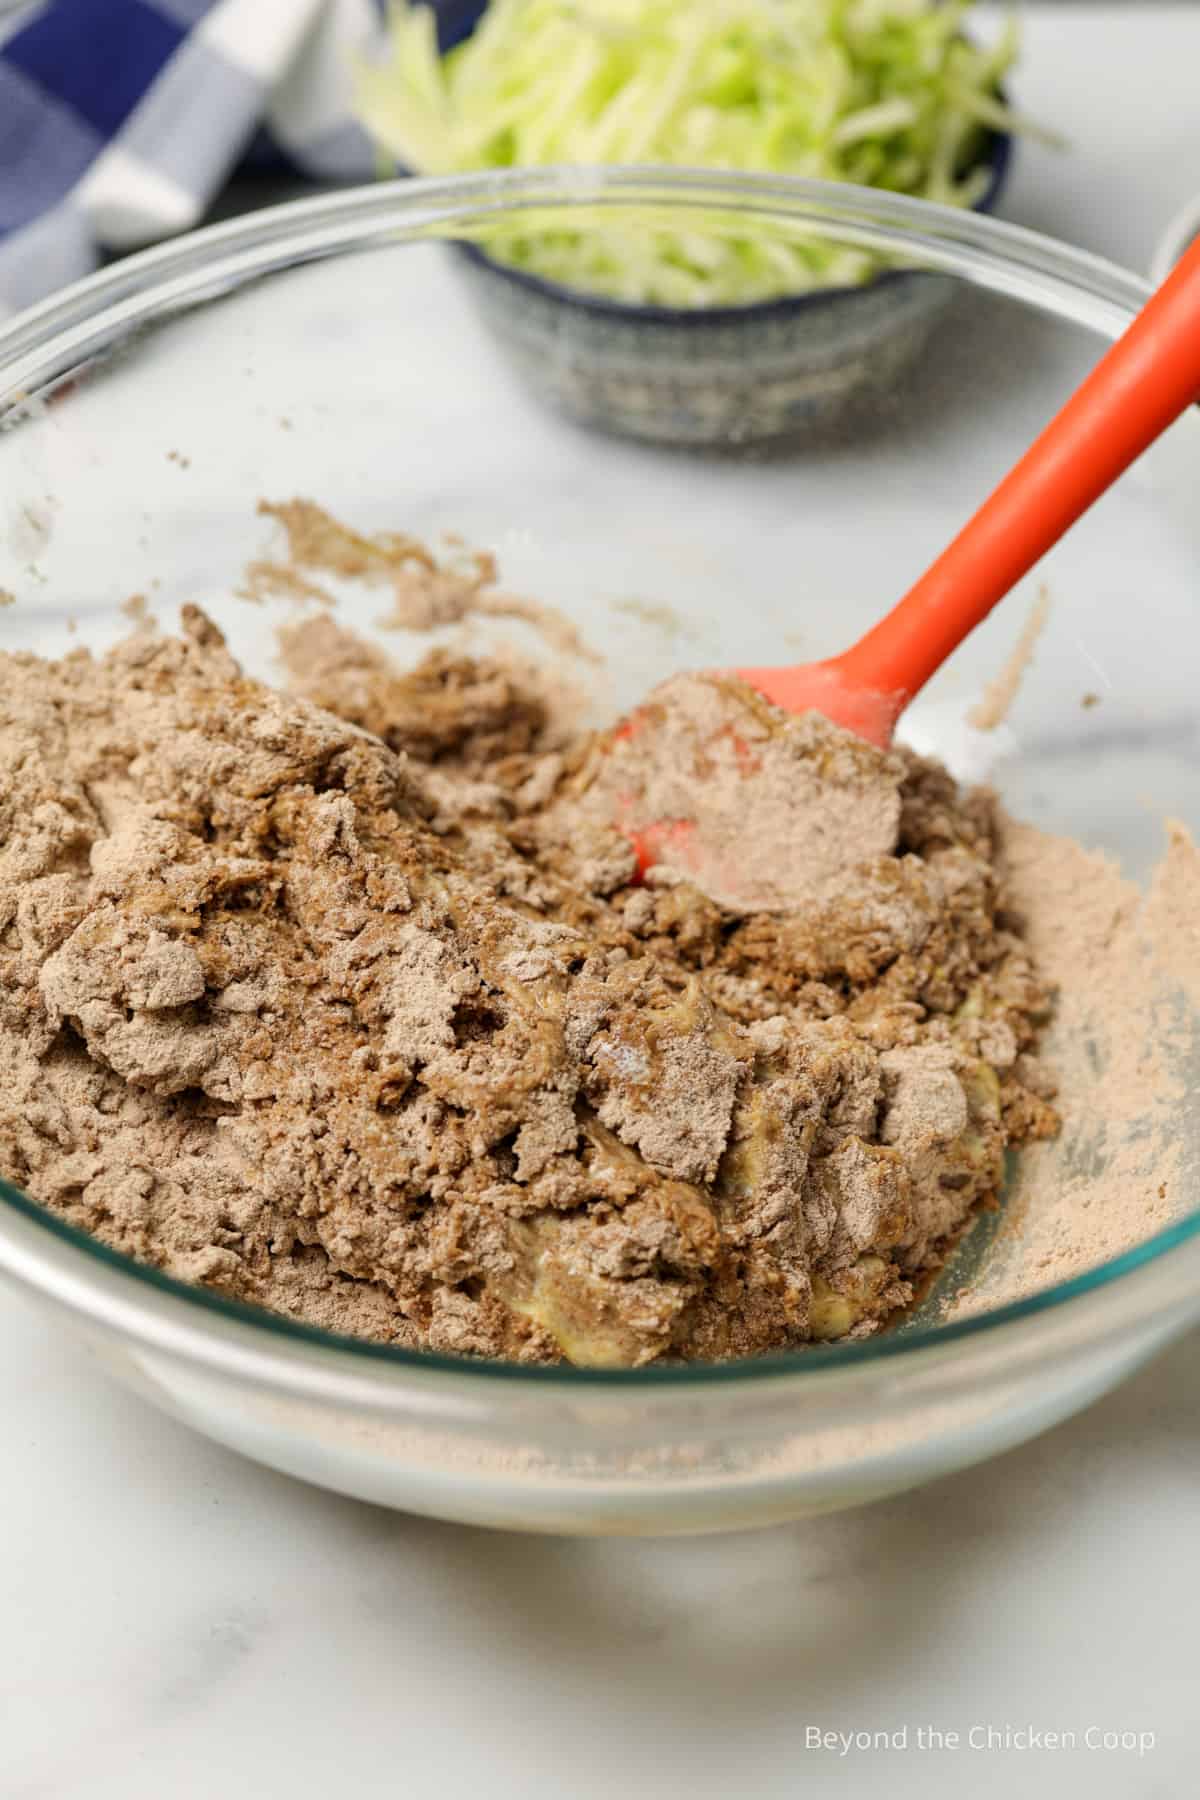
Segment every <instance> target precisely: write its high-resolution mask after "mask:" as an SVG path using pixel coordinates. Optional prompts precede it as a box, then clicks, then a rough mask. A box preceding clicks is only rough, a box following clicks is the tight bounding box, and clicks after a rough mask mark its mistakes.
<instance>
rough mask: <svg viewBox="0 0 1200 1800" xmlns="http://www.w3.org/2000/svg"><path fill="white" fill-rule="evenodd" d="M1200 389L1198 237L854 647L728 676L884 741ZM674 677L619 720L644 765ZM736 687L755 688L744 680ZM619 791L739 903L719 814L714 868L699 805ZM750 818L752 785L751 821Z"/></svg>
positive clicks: (652, 828)
mask: <svg viewBox="0 0 1200 1800" xmlns="http://www.w3.org/2000/svg"><path fill="white" fill-rule="evenodd" d="M1197 400H1200V242H1197V243H1196V244H1194V245H1193V246H1192V247H1191V249H1190V250H1188V251H1187V253H1186V254H1185V255H1184V257H1183V258H1182V260H1181V261H1180V262H1179V264H1178V265H1177V267H1176V268H1175V269H1174V270H1173V272H1172V273H1171V274H1170V275H1169V276H1168V278H1167V280H1166V281H1165V282H1164V283H1163V285H1162V287H1161V288H1159V290H1158V292H1157V293H1156V294H1155V295H1154V296H1153V297H1152V298H1151V299H1150V300H1148V301H1147V303H1146V305H1145V306H1144V308H1143V309H1142V311H1141V312H1140V313H1139V314H1138V317H1137V318H1136V319H1135V320H1134V322H1133V324H1132V325H1130V327H1129V329H1128V330H1127V331H1126V332H1125V334H1124V336H1123V337H1121V338H1120V339H1119V340H1118V341H1117V342H1116V343H1115V344H1114V345H1113V347H1112V349H1111V350H1109V351H1108V352H1107V354H1106V355H1105V356H1104V357H1103V358H1102V359H1101V361H1100V362H1099V363H1098V364H1097V365H1096V367H1095V368H1094V369H1093V371H1092V373H1091V374H1090V375H1089V376H1088V377H1087V379H1086V381H1085V382H1084V383H1083V385H1082V386H1081V387H1080V388H1079V389H1078V390H1077V392H1076V393H1075V394H1074V395H1073V396H1072V397H1071V399H1070V400H1068V402H1067V404H1066V405H1065V406H1064V407H1063V409H1062V411H1061V412H1060V413H1059V414H1058V415H1057V417H1056V418H1055V419H1053V420H1052V421H1051V423H1050V424H1049V425H1048V426H1047V427H1046V429H1045V430H1044V431H1043V432H1042V434H1041V436H1040V437H1039V438H1038V439H1037V440H1036V442H1035V443H1034V444H1033V445H1032V446H1031V447H1030V448H1029V449H1028V450H1027V451H1026V452H1025V454H1024V456H1023V457H1022V458H1021V460H1020V462H1018V463H1017V465H1016V467H1015V468H1014V469H1013V470H1012V471H1011V473H1010V474H1008V475H1007V476H1005V478H1004V480H1003V481H1002V482H1001V483H1000V485H999V487H998V488H996V489H995V491H994V492H993V493H992V494H991V495H990V496H989V498H988V499H987V500H985V501H984V503H983V505H982V506H981V507H980V509H979V511H978V512H977V513H976V514H975V516H974V518H972V519H971V520H970V521H969V522H968V524H966V525H965V526H964V527H963V529H962V530H961V531H960V532H959V534H958V536H957V537H956V538H955V539H954V541H953V542H952V543H951V544H950V545H949V546H948V547H947V548H946V549H945V550H943V552H942V553H941V555H940V556H939V557H938V558H937V561H936V562H934V563H933V565H932V566H931V567H930V568H929V569H927V570H926V572H925V573H924V575H922V576H921V578H920V580H919V581H917V582H916V584H915V585H914V586H913V587H912V588H910V589H909V591H908V593H907V594H906V595H905V596H904V598H903V599H902V600H901V601H899V603H898V604H897V605H896V606H894V607H893V608H892V610H891V612H890V613H888V615H887V616H886V618H884V619H881V620H880V622H879V624H878V625H875V626H872V628H871V630H870V631H868V632H867V634H866V636H865V637H863V638H861V639H860V640H859V642H858V643H857V644H855V645H854V646H853V648H852V649H850V650H847V651H845V652H843V654H842V655H840V656H836V657H833V658H831V659H830V660H829V661H827V662H819V663H805V664H801V665H799V666H797V667H793V668H779V669H738V670H736V671H733V672H732V673H731V674H729V675H727V676H725V677H723V678H721V680H722V685H723V686H724V688H725V689H726V691H727V692H728V693H730V694H735V691H736V690H737V688H738V687H739V684H740V683H745V684H746V685H747V686H748V687H749V688H750V689H752V690H754V691H755V692H757V693H758V694H760V695H763V696H765V697H766V698H767V699H768V700H770V701H772V702H774V704H775V705H776V706H778V707H781V708H782V709H783V710H784V711H786V712H788V713H802V712H807V711H816V712H820V713H823V714H824V715H825V716H826V717H827V718H829V719H832V720H833V721H834V722H835V723H836V724H839V725H843V726H845V727H847V728H848V729H849V730H852V731H854V732H856V733H858V734H859V736H861V737H863V738H866V739H868V740H869V741H870V742H871V743H873V744H876V745H880V746H882V747H884V748H886V747H887V746H888V745H889V744H890V743H891V737H892V731H893V728H894V726H895V723H896V720H897V719H898V718H899V716H900V714H901V712H902V711H903V710H904V708H905V707H906V706H907V705H908V702H909V701H910V700H911V699H912V698H913V696H914V694H916V693H918V692H919V691H920V689H921V688H922V687H923V686H924V685H925V683H926V682H927V681H928V680H929V678H930V676H931V675H933V674H934V672H935V671H936V670H937V669H939V668H940V667H941V665H942V663H943V662H945V660H946V658H947V657H948V656H949V655H950V654H951V653H952V652H953V651H954V650H955V649H956V648H957V647H958V645H959V644H960V643H961V642H962V640H963V639H964V638H965V637H966V636H967V634H968V632H970V631H972V630H973V629H974V628H975V626H976V625H978V624H979V623H980V621H981V620H982V619H984V618H986V617H987V615H988V613H990V612H991V610H992V608H993V607H994V606H995V605H996V602H997V601H998V600H1001V599H1002V598H1003V597H1004V595H1005V594H1007V593H1008V592H1009V590H1010V589H1011V588H1012V587H1013V586H1014V585H1015V583H1016V582H1018V581H1019V580H1020V579H1021V577H1022V576H1023V575H1026V574H1027V573H1028V572H1029V570H1030V569H1031V568H1032V567H1033V566H1034V564H1035V563H1036V562H1038V560H1039V559H1040V558H1041V557H1042V556H1044V555H1045V553H1046V551H1047V550H1049V549H1050V548H1051V546H1052V545H1054V544H1055V543H1057V541H1058V539H1059V538H1060V537H1061V536H1062V535H1063V533H1064V532H1065V531H1066V530H1067V529H1068V528H1069V527H1070V526H1071V525H1073V524H1074V522H1075V520H1076V519H1078V518H1079V516H1080V515H1081V514H1082V513H1083V512H1085V511H1086V510H1087V508H1088V507H1089V506H1091V504H1092V502H1093V501H1094V500H1097V499H1098V498H1099V497H1100V495H1101V494H1103V493H1104V492H1105V490H1106V489H1107V488H1108V487H1110V486H1111V485H1112V483H1113V482H1114V481H1115V480H1116V479H1117V477H1118V476H1119V475H1121V474H1122V473H1123V471H1124V470H1125V469H1127V468H1128V467H1129V465H1130V464H1131V463H1132V462H1133V461H1135V459H1136V458H1137V457H1138V456H1140V455H1141V453H1142V451H1143V450H1145V449H1146V448H1147V446H1148V445H1149V444H1151V443H1152V442H1153V441H1154V439H1155V438H1157V437H1158V436H1159V434H1160V433H1161V432H1163V431H1165V430H1166V428H1167V426H1168V425H1170V424H1171V423H1172V422H1173V420H1175V419H1176V418H1178V416H1179V415H1180V414H1181V413H1182V412H1183V411H1184V410H1185V409H1186V408H1187V407H1188V406H1189V405H1191V404H1193V403H1194V402H1196V401H1197ZM689 679H695V680H700V679H704V680H705V681H707V682H709V683H710V684H711V681H712V677H711V676H708V677H703V678H701V677H695V678H688V677H683V678H682V681H683V682H684V683H686V682H687V681H688V680H689ZM680 682H681V678H679V677H676V678H675V680H674V681H673V682H671V683H668V684H666V686H665V687H664V689H662V690H658V691H657V693H656V694H655V695H653V696H651V700H650V702H649V703H647V704H646V705H644V706H642V707H641V708H639V709H638V711H637V713H635V714H634V715H633V716H632V718H631V719H630V720H629V721H628V722H627V724H626V726H625V727H623V728H622V732H623V733H624V735H625V736H626V737H636V740H637V752H638V761H639V764H640V765H641V766H642V768H646V767H647V766H649V765H648V763H647V758H653V756H654V754H655V739H656V734H662V736H663V743H664V748H665V749H668V748H669V750H670V753H671V754H672V755H674V756H675V757H676V758H678V756H679V754H680V742H681V739H680V729H679V720H678V719H677V718H676V717H674V716H673V702H672V697H671V696H672V691H674V692H675V693H676V694H678V692H679V690H680ZM742 694H743V697H744V698H745V699H746V700H750V699H751V696H750V695H747V694H745V689H743V690H742ZM709 723H711V720H707V721H706V724H705V729H707V728H708V724H709ZM728 729H729V730H734V729H735V728H733V727H730V728H728ZM721 730H723V731H724V730H726V728H725V727H722V728H721ZM621 735H622V734H621V733H618V739H619V738H620V737H621ZM735 736H736V731H735ZM710 741H711V740H710ZM738 741H739V742H740V739H739V740H738ZM739 761H740V762H741V763H742V764H743V765H744V773H745V775H746V778H747V783H749V782H750V781H752V779H753V776H754V773H755V767H754V765H755V763H756V761H757V759H756V758H755V757H754V756H743V755H742V754H741V753H740V752H739ZM703 768H704V763H703V760H702V759H701V760H699V761H697V762H696V764H695V770H696V771H697V772H699V774H700V777H701V785H702V782H703ZM650 785H654V784H650ZM693 791H694V789H693ZM618 797H619V799H620V801H621V804H619V805H618V806H617V808H616V811H617V815H618V821H619V822H620V823H621V824H622V826H623V828H624V829H626V830H627V831H628V833H629V835H630V836H631V837H633V838H634V841H635V844H636V846H637V848H638V853H639V859H640V862H641V864H642V866H643V869H645V868H646V867H649V866H653V865H654V864H658V863H666V864H672V863H673V864H674V865H675V866H677V867H678V868H679V869H680V871H681V872H682V873H686V874H688V875H689V876H690V877H691V878H692V879H693V880H696V881H697V882H698V883H699V885H700V886H702V887H704V888H706V889H707V891H708V892H710V893H712V894H713V895H714V897H716V898H720V899H721V900H723V901H724V902H726V903H728V904H731V905H736V904H738V902H739V895H738V892H737V890H738V887H739V880H738V874H737V868H738V863H739V857H738V855H737V845H736V843H731V841H730V834H729V831H728V829H727V828H726V826H725V825H723V826H722V839H723V841H722V843H721V846H720V854H719V861H720V870H719V872H718V871H715V870H714V866H713V856H712V855H710V853H709V847H708V846H707V845H706V843H705V841H704V838H705V823H704V817H703V814H704V808H703V806H700V805H697V806H696V807H694V808H691V807H689V808H688V809H687V810H683V808H682V807H680V808H672V812H671V816H669V817H668V816H665V815H663V814H661V813H659V814H657V815H655V814H652V815H651V816H650V818H649V819H647V818H646V816H645V814H644V812H643V815H642V817H641V818H640V819H635V817H634V813H635V812H636V811H637V810H638V809H637V808H634V809H633V811H631V810H630V807H629V805H627V804H626V801H627V800H628V799H629V798H630V796H629V792H628V788H626V789H625V790H623V791H622V792H621V793H620V794H619V796H618ZM727 810H728V809H727ZM754 829H755V818H754V807H753V805H752V804H751V803H750V797H749V789H748V790H747V796H746V804H745V830H746V831H747V832H753V831H754ZM750 904H753V901H751V902H750Z"/></svg>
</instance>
